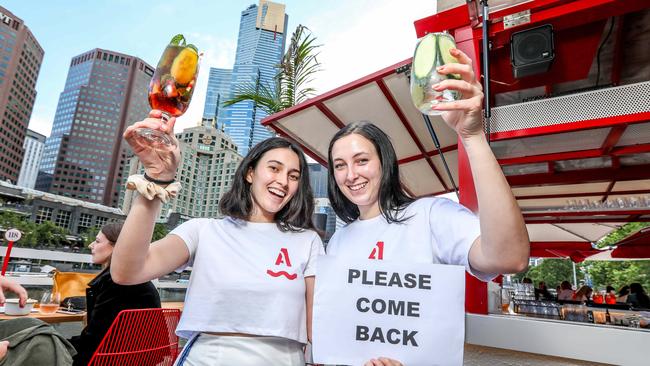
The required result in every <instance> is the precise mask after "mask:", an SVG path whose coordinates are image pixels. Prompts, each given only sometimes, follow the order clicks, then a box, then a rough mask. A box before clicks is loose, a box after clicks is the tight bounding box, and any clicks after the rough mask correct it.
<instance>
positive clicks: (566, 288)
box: [557, 281, 573, 300]
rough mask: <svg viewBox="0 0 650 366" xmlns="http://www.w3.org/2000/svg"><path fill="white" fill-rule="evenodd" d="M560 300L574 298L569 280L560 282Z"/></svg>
mask: <svg viewBox="0 0 650 366" xmlns="http://www.w3.org/2000/svg"><path fill="white" fill-rule="evenodd" d="M557 299H558V300H573V289H572V288H571V283H570V282H569V281H562V283H561V284H560V292H558V294H557Z"/></svg>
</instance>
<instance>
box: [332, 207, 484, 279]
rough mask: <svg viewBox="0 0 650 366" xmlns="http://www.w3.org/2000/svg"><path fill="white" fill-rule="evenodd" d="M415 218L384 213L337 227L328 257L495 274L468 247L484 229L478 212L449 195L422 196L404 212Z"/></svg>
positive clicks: (474, 274) (477, 275) (481, 275)
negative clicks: (480, 266)
mask: <svg viewBox="0 0 650 366" xmlns="http://www.w3.org/2000/svg"><path fill="white" fill-rule="evenodd" d="M402 213H403V214H404V216H403V217H410V219H408V220H406V221H404V222H402V223H391V224H389V223H388V221H386V219H385V218H384V216H383V215H379V216H377V217H373V218H371V219H368V220H359V219H357V220H355V221H353V222H351V223H349V224H347V225H346V226H344V227H342V228H340V229H338V230H337V231H336V232H335V233H334V235H333V236H332V238H331V239H330V241H329V244H328V245H327V255H334V256H337V257H339V258H342V259H346V258H349V259H383V260H387V261H396V262H415V263H441V264H455V265H462V266H465V269H466V270H467V271H468V272H469V273H471V274H472V275H473V276H474V277H476V278H478V279H481V280H483V281H489V280H491V279H492V278H494V277H495V275H494V274H488V273H481V272H478V271H476V270H473V269H472V268H471V267H470V265H469V249H470V248H471V246H472V244H473V243H474V241H475V240H476V238H477V237H479V235H480V233H481V230H480V226H479V221H478V218H477V217H476V215H474V214H473V213H472V212H471V211H469V210H468V209H467V208H465V207H464V206H461V205H460V204H458V203H456V202H454V201H451V200H449V199H446V198H421V199H418V200H416V201H415V202H413V203H411V204H410V205H409V206H408V207H407V208H406V209H404V210H403V211H402Z"/></svg>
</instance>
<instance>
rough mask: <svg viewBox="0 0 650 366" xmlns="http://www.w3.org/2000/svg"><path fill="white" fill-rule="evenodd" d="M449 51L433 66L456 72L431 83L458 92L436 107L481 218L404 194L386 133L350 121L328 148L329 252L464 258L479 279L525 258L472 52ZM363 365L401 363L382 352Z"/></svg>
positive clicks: (520, 223) (521, 228)
mask: <svg viewBox="0 0 650 366" xmlns="http://www.w3.org/2000/svg"><path fill="white" fill-rule="evenodd" d="M450 52H451V55H452V56H453V57H455V58H457V59H458V60H459V62H460V63H455V64H447V65H444V66H442V67H440V68H438V72H439V73H441V74H459V75H460V76H461V80H455V79H447V80H445V81H442V82H441V83H440V84H438V85H436V86H435V90H437V91H442V90H445V89H449V90H456V91H459V92H461V94H462V95H463V99H461V100H459V101H455V102H448V103H441V104H439V105H437V106H436V107H434V109H437V110H438V111H440V112H443V113H442V118H443V120H444V121H445V123H446V124H447V125H448V126H449V127H451V128H452V129H454V130H455V131H456V133H457V135H458V138H459V141H460V143H462V144H463V146H464V148H465V149H464V150H465V151H466V152H467V157H468V159H469V162H470V165H471V169H472V176H473V178H474V186H475V187H476V194H477V198H478V206H479V217H480V221H479V217H476V216H475V215H474V213H472V212H471V211H469V210H468V209H466V208H465V207H463V206H461V205H460V204H458V203H455V202H453V201H451V200H448V199H445V198H438V197H427V198H420V199H415V198H414V197H411V196H409V194H408V193H407V192H406V191H405V189H404V188H403V186H402V184H401V181H400V175H399V167H398V163H397V156H396V154H395V149H394V148H393V145H392V144H391V142H390V139H389V138H388V136H387V135H386V133H384V132H383V131H382V130H381V129H379V128H378V127H377V126H375V125H373V124H372V123H370V122H364V121H362V122H354V123H350V124H348V125H346V126H345V127H344V128H342V129H341V130H340V131H338V132H337V133H336V134H335V135H334V137H333V138H332V140H331V142H330V144H329V149H328V169H329V182H328V186H329V198H330V202H331V203H332V206H333V208H334V211H335V212H336V214H337V215H338V216H339V217H340V218H341V219H343V220H344V221H345V222H346V223H347V225H346V226H344V227H342V228H341V229H339V230H337V231H336V232H335V233H334V235H333V236H332V238H331V239H330V241H329V243H328V246H327V254H328V255H335V256H337V258H339V259H340V260H358V259H368V258H369V259H378V260H381V259H385V260H391V261H401V262H416V263H441V264H455V265H462V266H465V268H466V270H467V271H469V272H470V273H471V274H473V275H474V276H476V277H478V278H480V279H483V280H489V279H491V278H493V277H494V276H495V275H496V274H499V273H514V272H521V271H522V270H524V269H525V268H526V266H527V265H528V255H529V247H530V245H529V242H528V234H527V232H526V227H525V225H524V220H523V217H522V215H521V212H520V210H519V207H518V205H517V202H516V201H515V199H514V196H513V195H512V192H511V190H510V187H509V186H508V182H507V181H506V179H505V177H504V175H503V172H502V171H501V167H500V166H499V164H498V162H497V161H496V158H495V157H494V154H493V153H492V150H491V149H490V147H489V146H488V144H487V141H486V138H485V136H484V132H483V124H482V119H481V105H482V99H483V93H482V88H481V85H480V83H479V82H478V81H477V80H476V77H475V75H474V72H473V69H472V66H471V60H470V59H469V58H468V57H467V56H466V55H465V54H464V53H462V52H461V51H459V50H457V49H452V50H451V51H450ZM367 365H400V363H399V362H398V361H395V360H390V359H386V358H380V359H375V360H371V361H369V362H368V363H367Z"/></svg>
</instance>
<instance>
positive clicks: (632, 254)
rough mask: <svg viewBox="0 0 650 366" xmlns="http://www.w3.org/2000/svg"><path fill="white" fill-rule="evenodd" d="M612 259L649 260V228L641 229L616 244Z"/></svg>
mask: <svg viewBox="0 0 650 366" xmlns="http://www.w3.org/2000/svg"><path fill="white" fill-rule="evenodd" d="M611 256H612V258H619V259H621V258H633V259H648V260H650V228H645V229H642V230H640V231H638V232H636V233H635V234H632V235H630V236H628V237H627V238H625V239H623V240H621V241H619V242H618V243H616V248H615V249H614V250H612V253H611Z"/></svg>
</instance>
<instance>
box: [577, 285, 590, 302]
mask: <svg viewBox="0 0 650 366" xmlns="http://www.w3.org/2000/svg"><path fill="white" fill-rule="evenodd" d="M592 293H593V290H592V289H591V287H589V286H582V287H580V289H578V291H577V292H576V294H575V295H574V297H573V299H574V300H576V301H582V302H586V301H590V300H591V294H592Z"/></svg>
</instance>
